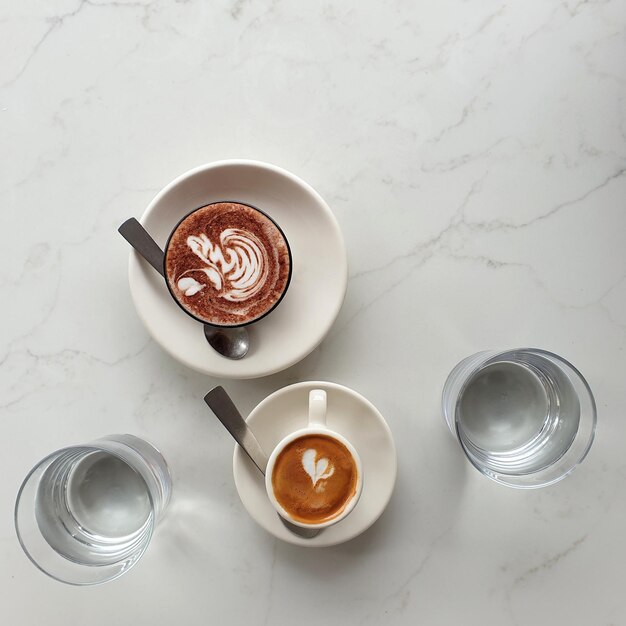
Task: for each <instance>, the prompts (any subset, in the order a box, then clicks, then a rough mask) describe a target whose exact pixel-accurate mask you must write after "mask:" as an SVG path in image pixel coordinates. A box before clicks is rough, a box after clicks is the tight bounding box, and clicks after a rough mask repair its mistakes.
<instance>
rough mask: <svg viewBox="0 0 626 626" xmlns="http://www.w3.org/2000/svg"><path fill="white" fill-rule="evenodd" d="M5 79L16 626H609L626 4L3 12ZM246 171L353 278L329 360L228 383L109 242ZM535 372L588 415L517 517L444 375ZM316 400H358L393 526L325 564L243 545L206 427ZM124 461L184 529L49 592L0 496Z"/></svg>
mask: <svg viewBox="0 0 626 626" xmlns="http://www.w3.org/2000/svg"><path fill="white" fill-rule="evenodd" d="M0 50H1V56H0V59H1V60H0V141H1V143H0V145H1V146H2V150H1V154H0V163H1V166H0V172H1V174H0V198H1V200H0V201H1V204H2V211H1V212H0V223H1V226H2V265H1V269H0V280H1V283H2V291H3V298H2V303H3V304H2V308H1V313H0V315H1V321H2V334H1V336H0V373H1V376H0V389H1V397H0V401H1V413H0V416H1V417H0V419H1V425H2V430H1V439H0V446H1V452H2V482H1V483H0V505H1V507H0V513H1V515H0V587H1V592H0V597H1V598H2V608H1V609H0V613H1V620H2V623H3V624H11V625H12V626H13V625H22V624H24V625H29V626H30V625H35V626H39V625H41V624H47V625H49V626H56V625H59V626H60V625H77V626H78V625H83V624H93V625H104V624H133V625H135V624H158V625H160V624H163V625H166V624H167V625H169V624H185V625H191V626H193V625H196V624H197V625H200V624H209V623H210V624H213V623H215V624H237V625H242V624H259V625H261V624H270V625H273V624H276V625H287V624H293V623H297V624H300V625H301V626H306V625H308V624H311V625H313V624H337V623H344V624H363V625H366V626H370V625H376V624H385V625H387V624H392V625H393V624H424V625H442V626H448V625H450V624H455V623H459V624H465V625H470V626H471V625H474V624H476V625H479V624H480V625H484V624H490V625H491V624H493V625H498V626H508V625H511V626H537V625H542V624H550V625H554V624H567V625H569V624H574V625H577V624H582V625H585V626H589V625H592V624H593V625H594V626H610V625H617V624H625V623H626V595H625V594H624V592H623V583H624V577H625V574H626V572H625V568H624V562H625V560H626V539H625V538H624V520H625V515H626V488H625V483H626V460H625V459H626V455H625V444H624V441H626V419H625V417H624V416H625V414H626V394H625V389H626V385H625V382H624V381H625V379H624V376H625V373H626V352H625V350H624V345H625V338H626V334H625V333H626V245H625V244H626V206H625V200H624V199H625V196H626V4H625V3H624V2H623V1H622V0H605V1H603V0H559V1H556V0H529V1H522V0H481V1H478V0H466V1H464V2H463V1H460V0H458V1H451V0H442V1H441V2H425V1H414V2H411V1H409V0H392V1H384V2H373V1H372V2H358V1H356V0H347V1H346V2H335V3H331V2H319V3H318V2H303V1H301V0H300V1H296V0H291V1H289V0H260V1H255V2H253V1H252V0H216V1H214V2H203V1H202V0H176V1H165V0H163V1H159V0H152V1H149V0H132V1H129V2H126V1H125V0H117V1H111V0H109V1H106V0H105V1H101V0H45V1H44V0H25V1H23V2H10V1H9V0H4V1H3V2H2V3H1V5H0ZM233 157H241V158H252V159H259V160H264V161H269V162H271V163H275V164H277V165H281V166H283V167H285V168H287V169H289V170H291V171H293V172H294V173H296V174H298V175H299V176H301V177H302V178H304V179H305V180H307V181H309V182H310V183H311V184H312V185H313V186H314V187H315V188H316V189H317V190H318V191H319V192H320V193H321V194H322V196H323V197H324V198H325V199H326V200H327V202H328V203H329V204H330V206H331V208H332V209H333V211H334V212H335V214H336V215H337V218H338V220H339V223H340V225H341V227H342V230H343V232H344V235H345V239H346V244H347V247H348V254H349V261H350V281H349V287H348V292H347V296H346V301H345V305H344V307H343V309H342V312H341V314H340V316H339V318H338V320H337V322H336V324H335V325H334V327H333V328H332V330H331V332H330V334H329V335H328V337H327V339H326V340H325V341H324V342H323V344H322V345H321V346H320V347H319V348H318V349H317V350H316V351H315V352H313V353H312V354H311V355H310V356H309V357H308V358H306V359H305V360H304V361H303V362H301V363H300V364H298V365H296V366H294V367H293V368H291V369H290V370H287V371H285V372H283V373H280V374H277V375H274V376H271V377H268V378H264V379H258V380H253V381H239V382H229V381H216V380H215V379H209V378H207V377H204V376H202V375H200V374H197V373H194V372H192V371H190V370H188V369H185V368H184V367H183V366H181V365H179V364H178V363H177V362H175V361H174V360H172V359H171V358H170V357H169V356H168V355H166V354H165V353H164V352H163V351H162V350H161V349H159V347H158V346H157V345H156V344H155V343H154V341H152V340H151V339H150V337H149V336H148V334H147V333H146V331H145V330H144V328H143V326H142V325H141V323H140V321H139V319H138V318H137V315H136V313H135V310H134V308H133V305H132V303H131V299H130V294H129V290H128V283H127V264H128V248H127V246H126V244H125V243H124V242H123V241H122V239H121V238H120V237H119V235H118V234H117V233H116V228H117V226H118V225H119V224H120V223H121V221H123V219H124V218H126V217H128V216H131V215H135V216H139V215H141V213H142V212H143V210H144V208H145V207H146V205H147V204H148V202H149V201H150V199H151V198H152V197H153V196H154V195H155V193H156V192H157V191H158V190H159V189H160V188H161V187H162V186H163V185H165V184H166V183H167V182H169V181H170V180H171V179H172V178H174V177H175V176H177V175H178V174H180V173H182V172H183V171H185V170H186V169H189V168H191V167H193V166H196V165H199V164H201V163H205V162H208V161H213V160H218V159H223V158H233ZM526 345H532V346H539V347H543V348H546V349H548V350H552V351H555V352H558V353H560V354H562V355H563V356H565V357H566V358H568V359H569V360H571V361H572V362H573V363H574V364H576V365H577V366H578V367H579V368H580V369H581V370H582V372H583V373H584V374H585V375H586V377H587V378H588V380H589V382H590V384H591V386H592V388H593V389H594V391H595V394H596V398H597V403H598V410H599V422H598V432H597V437H596V441H595V444H594V446H593V448H592V450H591V453H590V455H589V457H588V458H587V460H586V461H585V463H584V464H583V465H582V466H581V468H579V470H577V471H576V472H574V474H573V475H572V476H571V477H570V478H568V479H567V480H565V481H564V482H562V483H561V484H558V485H556V486H554V487H551V488H547V489H544V490H537V491H528V492H526V491H516V490H512V489H507V488H504V487H501V486H499V485H497V484H495V483H492V482H490V481H489V480H487V479H485V478H483V477H482V476H480V475H479V474H478V472H476V471H475V470H474V469H473V468H471V467H469V465H468V463H467V462H465V461H464V458H463V456H462V454H461V453H460V450H459V449H458V447H457V445H456V443H455V441H454V439H453V438H452V437H451V435H450V434H449V432H448V431H447V429H446V426H445V424H444V422H443V419H442V418H441V416H440V409H439V395H440V391H441V387H442V384H443V381H444V379H445V377H446V375H447V373H448V372H449V370H450V369H451V368H452V366H453V365H454V364H455V363H456V362H457V361H458V360H459V359H461V358H462V357H463V356H465V355H467V354H470V353H472V352H475V351H477V350H481V349H487V348H506V347H519V346H526ZM315 379H325V380H332V381H336V382H339V383H343V384H345V385H348V386H350V387H353V388H354V389H356V390H357V391H359V392H361V393H363V394H364V395H365V396H366V397H368V398H369V399H370V400H371V401H372V402H373V403H374V404H375V405H376V406H377V407H378V408H379V409H380V410H381V412H382V413H383V414H384V415H385V416H386V418H387V420H388V422H389V424H390V426H391V429H392V431H393V433H394V435H395V438H396V442H397V448H398V455H399V467H398V482H397V485H396V490H395V492H394V495H393V497H392V499H391V502H390V504H389V507H388V509H387V511H386V512H385V513H384V515H383V516H382V517H381V519H380V520H379V521H378V522H377V523H376V524H375V525H374V526H373V527H372V528H371V529H370V530H369V531H367V532H366V533H365V534H364V535H362V536H361V537H359V538H357V539H355V540H353V541H352V542H349V543H347V544H344V545H341V546H338V547H335V548H329V549H324V550H317V551H316V550H308V549H301V548H296V547H293V546H289V545H286V544H283V543H280V542H278V541H275V540H274V539H273V538H272V537H271V536H269V535H267V534H266V533H265V532H264V531H263V530H261V529H260V528H258V527H257V526H256V525H255V524H254V522H253V521H252V520H251V518H250V517H249V516H248V515H247V513H246V512H245V510H244V509H243V507H242V505H241V503H240V501H239V499H238V496H237V494H236V491H235V488H234V485H233V479H232V471H231V456H232V449H233V447H232V443H231V441H230V439H229V437H228V436H227V435H226V433H225V432H224V431H223V429H222V427H221V425H220V424H218V423H217V422H216V421H215V420H214V419H212V418H211V416H210V415H209V414H208V413H207V410H206V408H205V406H204V405H203V403H202V401H201V397H202V395H203V394H204V393H205V392H206V391H207V390H208V389H209V388H211V386H213V385H214V384H215V383H216V382H220V383H223V384H224V385H225V386H226V388H227V389H228V390H229V391H230V392H232V393H233V394H234V395H235V397H236V398H237V401H238V402H239V404H240V405H241V407H242V409H244V410H245V411H249V410H250V409H251V408H252V407H253V406H254V405H255V404H256V403H257V402H259V401H260V400H261V399H262V398H263V397H265V396H266V395H267V394H269V393H271V392H272V391H274V390H276V389H278V388H280V387H282V386H284V385H287V384H289V383H292V382H295V381H300V380H315ZM116 432H131V433H134V434H137V435H139V436H142V437H145V438H147V439H149V440H151V441H153V442H155V443H156V444H158V445H159V446H160V447H161V448H162V449H163V451H164V453H165V455H166V456H167V458H168V461H169V462H170V465H171V467H172V471H173V474H174V480H175V499H174V501H173V504H172V507H171V510H170V511H169V514H168V516H167V518H166V519H165V520H164V522H163V524H162V526H160V527H159V529H158V530H157V533H156V535H155V537H154V541H153V543H152V545H151V546H150V549H149V551H148V553H147V554H146V556H145V558H144V559H143V561H142V562H141V563H140V564H139V565H138V566H137V567H136V568H135V569H134V570H133V571H132V572H130V573H129V574H128V575H127V576H125V577H123V578H121V579H119V580H117V581H115V582H112V583H109V584H107V585H103V586H100V587H93V588H83V589H79V588H74V587H70V586H65V585H61V584H59V583H56V582H54V581H53V580H51V579H48V578H47V577H45V576H44V575H42V574H41V573H40V572H38V571H37V570H36V569H35V568H34V567H33V566H32V565H31V564H30V563H29V562H28V560H27V559H26V557H25V556H24V554H23V553H22V552H21V550H20V548H19V546H18V543H17V541H16V538H15V534H14V530H13V523H12V509H13V501H14V498H15V494H16V492H17V489H18V486H19V484H20V482H21V479H22V478H23V476H24V475H25V473H26V472H27V471H28V469H29V468H30V467H31V466H32V465H33V464H34V463H35V462H36V461H37V460H38V459H40V458H41V457H42V456H44V455H45V454H46V453H47V452H49V451H51V450H54V449H56V448H58V447H61V446H63V445H65V444H70V443H79V442H85V441H89V440H91V439H93V438H96V437H98V436H102V435H105V434H110V433H116Z"/></svg>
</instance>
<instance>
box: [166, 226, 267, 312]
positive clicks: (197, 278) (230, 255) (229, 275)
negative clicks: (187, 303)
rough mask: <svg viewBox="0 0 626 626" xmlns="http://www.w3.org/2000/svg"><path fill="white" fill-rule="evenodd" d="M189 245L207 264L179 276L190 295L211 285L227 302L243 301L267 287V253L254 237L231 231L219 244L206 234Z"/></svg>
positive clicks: (179, 284) (182, 287)
mask: <svg viewBox="0 0 626 626" xmlns="http://www.w3.org/2000/svg"><path fill="white" fill-rule="evenodd" d="M187 245H188V246H189V248H190V249H191V251H192V252H193V253H194V254H195V255H196V256H197V257H198V259H200V260H201V261H202V263H203V265H202V266H200V267H197V268H193V269H188V270H186V271H184V272H183V273H182V274H181V275H180V276H179V277H178V279H177V285H178V288H179V289H180V290H181V291H182V292H184V294H185V295H186V296H194V295H195V294H197V293H200V292H202V291H203V290H204V289H205V287H207V286H208V285H209V284H210V285H211V287H212V288H213V289H215V291H217V292H219V295H220V297H222V298H224V299H225V300H229V301H231V302H243V301H245V300H248V299H249V298H252V297H253V296H255V295H256V294H257V293H258V292H259V291H260V290H261V289H262V288H263V285H264V283H265V281H266V280H267V275H268V271H269V270H268V259H267V252H266V250H265V248H264V247H263V245H262V244H261V242H260V241H259V240H258V239H257V238H256V237H255V236H254V235H253V234H251V233H248V232H246V231H243V230H240V229H237V228H227V229H226V230H224V231H222V233H221V234H220V237H219V243H213V242H212V241H211V240H210V239H209V238H208V237H207V236H206V235H205V234H204V233H202V234H200V235H192V236H190V237H187ZM203 281H205V282H203Z"/></svg>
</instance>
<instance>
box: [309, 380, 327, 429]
mask: <svg viewBox="0 0 626 626" xmlns="http://www.w3.org/2000/svg"><path fill="white" fill-rule="evenodd" d="M309 426H318V427H319V426H321V427H322V428H325V427H326V392H325V391H324V390H323V389H313V391H311V392H310V393H309Z"/></svg>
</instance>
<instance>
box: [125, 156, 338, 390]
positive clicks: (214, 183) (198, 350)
mask: <svg viewBox="0 0 626 626" xmlns="http://www.w3.org/2000/svg"><path fill="white" fill-rule="evenodd" d="M224 199H227V200H232V201H238V202H242V203H244V204H251V205H252V206H256V207H259V208H260V209H261V210H262V211H264V212H265V213H267V214H268V215H269V216H270V217H271V218H272V219H274V220H275V221H276V222H277V223H278V224H279V225H280V227H281V229H282V230H283V231H284V233H285V236H286V237H287V241H288V242H289V245H290V247H291V252H292V257H293V274H292V278H291V284H290V285H289V289H288V290H287V293H286V295H285V297H284V298H283V300H282V302H281V303H280V304H279V305H278V307H276V309H275V310H274V311H272V312H271V313H270V314H269V315H268V316H267V317H265V318H263V319H262V320H259V321H258V322H256V323H254V324H252V325H250V326H249V327H248V332H249V334H250V351H249V352H248V354H247V355H246V356H245V357H244V358H243V359H241V360H239V361H233V360H230V359H226V358H224V357H223V356H221V355H220V354H218V353H217V352H215V350H213V348H211V346H210V345H209V344H208V343H207V342H206V340H205V338H204V333H203V328H202V324H200V323H199V322H197V321H196V320H194V319H192V318H191V317H189V316H188V315H186V314H185V313H184V312H183V311H182V310H181V308H180V307H179V306H178V305H177V304H176V302H175V301H174V299H173V298H172V297H171V296H170V294H169V292H168V290H167V287H166V285H165V281H164V280H163V277H161V276H159V275H158V274H157V273H156V272H155V271H154V269H152V268H151V267H150V266H149V265H148V264H147V263H146V262H145V261H144V260H143V259H141V258H140V257H139V256H138V255H137V254H136V253H135V252H134V251H131V254H130V264H129V282H130V291H131V295H132V298H133V302H134V303H135V307H136V309H137V313H138V314H139V317H140V318H141V320H142V322H143V323H144V325H145V326H146V328H147V329H148V331H149V332H150V334H151V335H152V337H153V338H154V339H155V341H157V343H159V344H160V345H161V347H163V348H164V349H165V350H166V351H167V352H169V353H170V354H171V355H172V356H173V357H174V358H175V359H177V360H178V361H180V362H181V363H183V364H185V365H187V366H188V367H191V368H193V369H195V370H197V371H199V372H202V373H204V374H208V375H209V376H217V377H220V378H257V377H259V376H267V375H269V374H274V373H275V372H279V371H280V370H283V369H285V368H287V367H290V366H291V365H294V364H295V363H297V362H298V361H300V360H302V359H303V358H304V357H305V356H306V355H307V354H309V353H310V352H311V351H312V350H313V349H314V348H316V347H317V346H318V345H319V343H320V342H321V341H322V339H323V338H324V337H325V335H326V333H327V332H328V331H329V329H330V327H331V326H332V324H333V322H334V321H335V318H336V317H337V314H338V313H339V309H340V308H341V305H342V303H343V299H344V296H345V293H346V286H347V281H348V262H347V256H346V249H345V246H344V242H343V237H342V234H341V231H340V230H339V225H338V224H337V220H336V219H335V216H334V215H333V214H332V212H331V210H330V208H329V207H328V205H327V204H326V203H325V202H324V200H323V199H322V198H321V197H320V195H319V194H318V193H317V192H316V191H315V190H314V189H313V188H312V187H311V186H310V185H308V184H307V183H305V182H304V181H303V180H301V179H300V178H298V177H297V176H294V175H293V174H291V173H290V172H287V171H286V170H284V169H281V168H279V167H276V166H274V165H269V164H267V163H261V162H259V161H244V160H236V161H217V162H215V163H209V164H207V165H202V166H200V167H198V168H196V169H193V170H190V171H189V172H187V173H185V174H183V175H182V176H179V177H178V178H177V179H176V180H174V181H173V182H171V183H170V184H169V185H168V186H167V187H165V189H163V190H162V191H161V192H160V193H159V194H158V195H157V196H156V197H155V198H154V200H153V201H152V202H151V203H150V205H149V206H148V208H147V209H146V211H145V213H144V214H143V216H142V217H141V220H140V221H141V223H142V224H143V225H144V226H145V228H146V230H147V231H148V232H149V233H150V234H151V235H152V237H153V238H154V239H155V240H156V242H157V243H158V244H159V245H160V246H161V247H162V248H163V246H164V245H165V243H166V241H167V238H168V236H169V234H170V232H171V230H172V229H173V228H174V227H175V226H176V224H177V223H178V222H179V220H180V219H181V218H182V217H183V216H185V215H186V214H187V213H189V211H190V210H192V209H194V208H197V207H200V206H202V205H205V204H209V203H211V202H215V201H219V200H224Z"/></svg>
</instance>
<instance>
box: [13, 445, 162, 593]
mask: <svg viewBox="0 0 626 626" xmlns="http://www.w3.org/2000/svg"><path fill="white" fill-rule="evenodd" d="M171 489H172V487H171V477H170V473H169V470H168V468H167V464H166V463H165V460H164V458H163V456H162V455H161V453H160V452H159V451H158V450H157V449H156V448H155V447H154V446H152V445H151V444H149V443H148V442H147V441H144V440H142V439H139V438H138V437H135V436H133V435H111V436H109V437H104V438H102V439H97V440H96V441H93V442H91V443H88V444H85V445H77V446H71V447H68V448H63V449H61V450H57V451H56V452H53V453H52V454H50V455H49V456H47V457H46V458H45V459H43V460H42V461H40V462H39V463H38V464H37V465H36V466H35V467H34V468H33V469H32V470H31V471H30V472H29V474H28V476H26V478H25V479H24V482H23V483H22V486H21V487H20V490H19V492H18V495H17V502H16V504H15V528H16V531H17V536H18V539H19V541H20V544H21V545H22V548H23V549H24V551H25V552H26V554H27V556H28V558H29V559H30V560H31V561H32V562H33V563H34V564H35V565H36V566H37V567H38V568H39V569H40V570H41V571H43V572H44V573H46V574H48V575H49V576H51V577H52V578H55V579H56V580H59V581H61V582H65V583H69V584H73V585H94V584H98V583H102V582H106V581H109V580H113V579H114V578H117V577H118V576H121V575H122V574H123V573H125V572H127V571H128V570H129V569H130V568H131V567H132V566H133V565H134V564H135V563H136V562H137V561H138V560H139V558H140V557H141V556H142V554H143V553H144V552H145V550H146V548H147V547H148V544H149V543H150V539H151V538H152V533H153V531H154V528H155V526H156V523H157V522H158V520H159V519H160V518H161V516H162V515H163V512H164V510H165V508H166V506H167V504H168V502H169V499H170V494H171Z"/></svg>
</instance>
